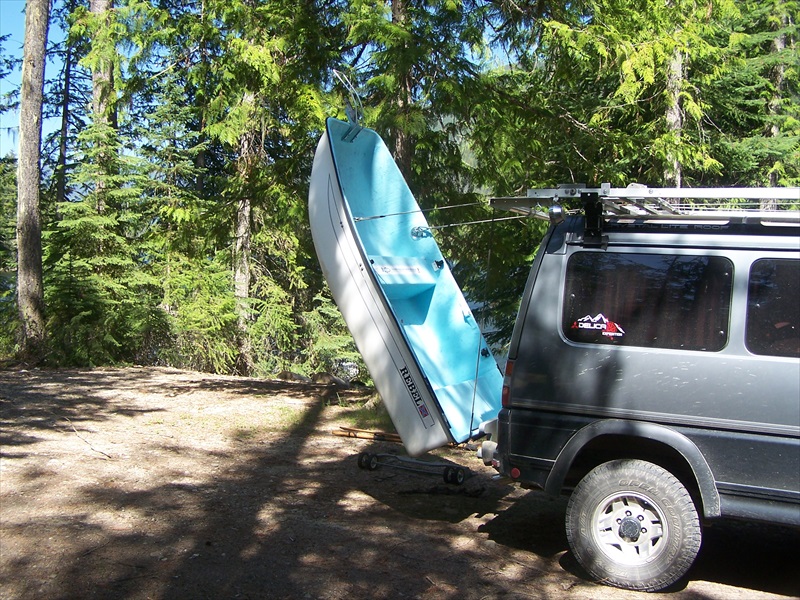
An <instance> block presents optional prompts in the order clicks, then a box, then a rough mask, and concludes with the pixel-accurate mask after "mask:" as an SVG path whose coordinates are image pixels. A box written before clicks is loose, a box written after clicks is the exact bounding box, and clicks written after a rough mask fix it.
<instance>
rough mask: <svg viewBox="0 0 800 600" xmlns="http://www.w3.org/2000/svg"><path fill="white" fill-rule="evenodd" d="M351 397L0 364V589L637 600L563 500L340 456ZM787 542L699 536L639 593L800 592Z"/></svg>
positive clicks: (730, 533) (139, 594) (799, 552)
mask: <svg viewBox="0 0 800 600" xmlns="http://www.w3.org/2000/svg"><path fill="white" fill-rule="evenodd" d="M365 394H366V392H364V391H360V390H339V391H337V390H336V389H335V388H331V387H326V386H322V385H312V384H307V383H293V382H281V381H269V380H256V379H242V378H234V377H220V376H211V375H205V374H198V373H190V372H184V371H177V370H171V369H155V368H146V369H145V368H124V369H95V370H60V371H23V370H6V371H0V427H2V429H0V444H1V446H2V459H1V462H0V597H2V598H8V599H12V598H13V599H17V598H19V599H28V598H31V599H33V598H37V599H39V598H48V599H51V598H52V599H56V598H137V599H138V598H164V599H172V598H191V599H200V598H213V599H224V598H423V599H438V598H459V599H461V598H465V599H478V598H569V599H589V598H592V599H594V598H600V599H603V598H621V599H633V598H642V597H643V595H641V594H636V593H633V592H625V591H621V590H615V589H612V588H608V587H604V586H600V585H597V584H595V583H593V582H591V581H590V580H589V579H588V578H587V577H586V575H585V573H583V572H582V571H581V569H580V568H579V567H578V566H577V564H576V562H575V560H574V559H573V558H572V556H571V555H570V553H569V551H568V550H567V542H566V538H565V535H564V533H563V518H564V508H565V502H564V501H563V500H562V499H551V498H548V497H546V496H545V495H543V494H541V493H537V492H526V491H524V490H521V489H519V488H517V487H515V486H512V485H509V484H506V483H502V482H498V481H495V480H493V479H492V475H493V474H494V472H493V471H492V470H491V469H490V468H488V467H484V466H483V464H482V463H481V462H480V461H479V460H478V459H477V458H476V457H475V456H474V453H473V452H470V451H467V450H466V449H461V448H447V449H443V450H441V451H437V452H436V453H435V454H436V456H431V457H429V458H431V459H433V460H438V461H448V462H450V463H452V464H458V465H461V466H464V467H468V468H469V469H470V472H471V476H470V477H469V479H468V480H467V481H466V482H465V484H464V485H462V486H452V485H446V484H445V483H444V482H443V481H442V479H441V478H440V477H439V476H431V475H419V474H416V473H407V472H404V471H398V470H396V469H389V468H385V467H384V468H380V469H378V470H375V471H368V470H362V469H359V468H358V465H357V457H358V454H359V452H362V451H371V452H384V453H389V454H402V446H400V445H399V444H394V443H388V442H375V441H372V440H361V439H351V438H342V437H337V436H335V435H332V433H331V432H332V431H333V430H336V429H337V428H338V427H340V426H342V425H344V426H361V425H363V424H364V421H363V418H364V415H365V411H364V410H363V409H359V406H360V404H361V403H362V401H363V400H365V399H366V396H365ZM798 559H800V535H798V532H796V531H793V530H786V529H780V528H773V527H764V526H755V525H750V524H741V523H722V524H716V525H714V526H713V527H711V528H708V529H706V531H705V538H704V542H703V548H702V549H701V552H700V556H699V558H698V560H697V562H696V563H695V565H694V567H693V568H692V570H691V571H690V573H689V576H688V578H687V580H686V581H683V582H681V583H680V584H679V585H677V586H675V588H674V589H673V590H671V591H669V592H667V593H661V594H650V597H652V598H662V597H663V598H678V599H688V598H692V599H695V598H696V599H727V598H739V599H745V598H746V599H751V598H753V599H768V598H771V599H774V598H785V597H787V596H798V595H800V572H799V570H798V564H800V560H798Z"/></svg>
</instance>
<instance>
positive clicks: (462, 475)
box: [453, 467, 467, 485]
mask: <svg viewBox="0 0 800 600" xmlns="http://www.w3.org/2000/svg"><path fill="white" fill-rule="evenodd" d="M466 478H467V471H466V470H465V469H464V468H462V467H455V468H454V469H453V484H455V485H461V484H462V483H464V480H465V479H466Z"/></svg>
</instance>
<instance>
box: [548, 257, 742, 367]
mask: <svg viewBox="0 0 800 600" xmlns="http://www.w3.org/2000/svg"><path fill="white" fill-rule="evenodd" d="M732 279H733V264H732V263H731V262H730V261H729V260H728V259H727V258H724V257H721V256H686V255H680V256H675V255H664V254H627V253H625V254H623V253H613V254H612V253H607V252H576V253H575V254H573V255H572V256H571V257H570V259H569V262H568V264H567V277H566V281H565V290H564V291H565V295H564V311H563V316H562V330H563V333H564V335H565V336H566V337H567V339H569V340H572V341H574V342H583V343H589V344H616V345H624V346H644V347H647V348H674V349H682V350H704V351H708V352H716V351H718V350H721V349H722V348H724V347H725V345H726V344H727V342H728V323H729V315H730V305H731V289H732V288H731V286H732Z"/></svg>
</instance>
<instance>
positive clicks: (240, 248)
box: [233, 94, 257, 375]
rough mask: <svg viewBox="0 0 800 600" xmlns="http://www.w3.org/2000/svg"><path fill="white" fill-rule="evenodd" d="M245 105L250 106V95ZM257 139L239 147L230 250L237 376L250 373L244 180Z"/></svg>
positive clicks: (248, 212) (248, 229)
mask: <svg viewBox="0 0 800 600" xmlns="http://www.w3.org/2000/svg"><path fill="white" fill-rule="evenodd" d="M247 96H248V97H247V98H246V99H245V102H247V103H252V97H251V94H247ZM256 139H257V136H256V135H255V134H254V133H252V132H248V133H246V134H244V135H243V136H242V137H241V140H240V143H239V177H240V178H241V188H242V192H241V197H240V198H239V202H238V204H237V207H236V236H235V240H234V249H233V290H234V296H235V298H236V313H237V324H238V329H239V331H238V334H239V335H238V344H239V360H238V364H237V366H236V368H237V371H238V372H239V373H240V374H241V375H249V374H250V373H251V372H252V370H253V349H252V344H251V343H250V237H251V213H252V204H251V200H250V191H249V186H248V180H249V178H250V169H251V168H252V164H253V161H254V156H255V154H256V152H255V142H256Z"/></svg>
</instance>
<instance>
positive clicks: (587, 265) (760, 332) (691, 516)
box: [482, 185, 800, 591]
mask: <svg viewBox="0 0 800 600" xmlns="http://www.w3.org/2000/svg"><path fill="white" fill-rule="evenodd" d="M577 199H580V202H581V206H582V208H581V210H578V211H567V210H565V209H563V208H561V207H559V206H558V205H556V206H553V207H552V208H551V209H550V210H549V215H548V216H549V219H550V221H551V225H550V228H549V230H548V232H547V234H546V236H545V238H544V241H543V242H542V244H541V246H540V249H539V251H538V254H537V255H536V258H535V259H534V262H533V266H532V269H531V272H530V277H529V279H528V282H527V286H526V289H525V292H524V296H523V298H522V302H521V306H520V310H519V315H518V318H517V322H516V325H515V328H514V332H513V336H512V339H511V344H510V348H509V356H508V361H507V364H506V367H505V380H504V386H503V398H502V400H503V408H502V410H501V412H500V413H499V416H498V420H497V422H496V423H491V424H488V425H487V426H486V428H485V429H486V430H487V432H488V433H490V434H492V435H491V441H490V442H485V443H484V447H483V448H482V454H483V456H484V460H485V461H487V462H488V461H489V460H491V462H492V464H493V465H494V466H495V468H497V470H498V471H499V472H500V473H501V474H502V475H505V476H508V477H510V478H511V479H513V480H514V481H516V482H518V483H519V484H521V485H522V486H523V487H526V488H528V487H529V488H540V489H543V490H545V491H546V492H549V493H551V494H568V495H569V502H568V507H567V514H566V533H567V538H568V540H569V544H570V548H571V550H572V552H573V554H574V555H575V557H576V559H577V560H578V561H579V563H580V564H581V565H582V566H583V567H584V568H585V569H586V571H587V572H588V573H589V574H590V575H591V576H592V577H595V578H597V580H598V581H602V582H604V583H607V584H610V585H614V586H618V587H621V588H627V589H634V590H648V591H654V590H659V589H663V588H665V587H667V586H669V585H670V584H672V583H674V582H675V581H677V580H678V579H680V578H681V577H682V576H683V575H684V574H685V573H686V572H687V571H688V569H689V567H690V566H691V565H692V563H693V561H694V559H695V556H696V555H697V553H698V551H699V549H700V544H701V538H702V525H703V523H704V522H705V521H708V520H711V519H717V518H722V517H733V518H740V519H748V520H754V521H766V522H772V523H779V524H786V525H794V526H800V213H798V212H797V208H798V206H799V205H800V190H798V189H797V188H791V189H789V188H769V189H760V190H751V189H741V188H739V189H717V190H710V189H705V190H697V189H695V190H687V189H671V190H668V189H648V188H642V187H634V188H621V189H614V188H611V187H610V186H609V185H604V186H602V187H601V188H597V189H594V190H590V189H585V188H583V189H582V188H580V187H575V186H571V187H569V186H568V187H566V188H557V189H552V190H532V191H529V193H528V197H526V198H515V199H510V198H505V199H503V198H499V199H494V200H493V201H492V203H493V204H494V205H495V206H497V207H500V208H506V209H510V210H515V211H518V212H522V213H535V212H537V211H540V212H541V211H542V209H541V208H540V206H541V205H545V206H546V205H547V204H545V203H549V202H555V203H559V202H565V201H566V202H575V201H576V200H577ZM709 202H714V203H715V205H716V206H719V205H720V203H722V204H724V205H725V206H726V207H727V208H725V209H720V208H715V209H713V210H704V209H707V208H708V206H709ZM750 204H753V205H754V208H755V210H747V207H748V206H749V205H750ZM782 205H788V207H789V210H786V209H782ZM765 207H767V208H775V210H763V209H764V208H765Z"/></svg>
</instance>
